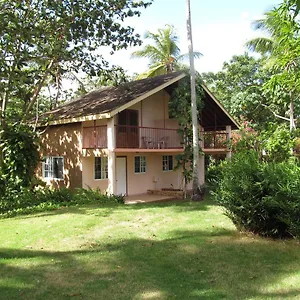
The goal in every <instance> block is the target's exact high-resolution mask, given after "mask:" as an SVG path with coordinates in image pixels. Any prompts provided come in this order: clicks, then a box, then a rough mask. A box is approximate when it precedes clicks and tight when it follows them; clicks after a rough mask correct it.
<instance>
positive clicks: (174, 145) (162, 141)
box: [82, 125, 227, 149]
mask: <svg viewBox="0 0 300 300" xmlns="http://www.w3.org/2000/svg"><path fill="white" fill-rule="evenodd" d="M115 131H116V148H132V149H179V148H183V143H182V139H181V136H180V135H179V133H178V130H177V129H168V128H154V127H141V126H127V125H126V126H125V125H116V126H115ZM82 136H83V138H82V147H83V148H84V149H104V148H107V126H106V125H104V126H92V127H83V128H82ZM202 136H203V141H202V147H203V148H204V149H225V148H227V133H226V132H221V131H205V132H202Z"/></svg>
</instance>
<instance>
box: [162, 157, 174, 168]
mask: <svg viewBox="0 0 300 300" xmlns="http://www.w3.org/2000/svg"><path fill="white" fill-rule="evenodd" d="M162 169H163V171H172V170H173V156H172V155H163V157H162Z"/></svg>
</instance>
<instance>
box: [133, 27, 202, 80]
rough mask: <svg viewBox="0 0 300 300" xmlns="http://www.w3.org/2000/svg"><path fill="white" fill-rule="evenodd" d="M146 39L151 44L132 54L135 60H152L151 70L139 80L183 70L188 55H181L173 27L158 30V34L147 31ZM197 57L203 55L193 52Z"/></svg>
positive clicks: (141, 75) (140, 76)
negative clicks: (184, 60) (183, 62)
mask: <svg viewBox="0 0 300 300" xmlns="http://www.w3.org/2000/svg"><path fill="white" fill-rule="evenodd" d="M145 39H146V40H149V41H150V44H147V45H145V46H144V48H143V49H142V50H138V51H135V52H133V53H132V57H133V58H141V57H142V58H148V59H149V60H150V64H149V69H148V70H147V71H146V72H145V73H143V74H140V75H139V76H138V78H148V77H153V76H157V75H162V74H167V73H171V72H174V71H178V70H180V69H182V68H183V65H182V64H181V63H182V61H183V59H184V58H186V57H187V55H186V54H180V49H179V47H178V37H177V35H176V32H175V30H174V27H173V26H172V25H166V26H165V28H162V29H158V31H157V33H152V32H150V31H147V32H146V34H145ZM193 54H194V56H195V57H200V56H201V53H199V52H193Z"/></svg>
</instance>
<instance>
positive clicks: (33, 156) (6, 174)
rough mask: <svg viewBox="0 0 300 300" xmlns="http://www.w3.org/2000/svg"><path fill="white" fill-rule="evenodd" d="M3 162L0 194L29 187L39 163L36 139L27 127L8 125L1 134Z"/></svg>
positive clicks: (0, 173)
mask: <svg viewBox="0 0 300 300" xmlns="http://www.w3.org/2000/svg"><path fill="white" fill-rule="evenodd" d="M0 142H1V144H0V147H1V150H2V152H3V153H2V154H3V161H2V166H1V172H0V175H1V178H0V194H2V195H3V194H5V193H6V190H7V189H14V190H19V189H20V187H29V186H30V185H31V184H32V180H33V179H34V172H35V169H36V167H37V164H38V162H39V152H38V143H39V142H38V138H37V135H36V134H35V133H34V132H32V129H31V128H30V127H29V126H28V125H24V124H18V123H16V124H13V125H9V126H8V127H7V128H6V130H4V131H2V134H1V140H0Z"/></svg>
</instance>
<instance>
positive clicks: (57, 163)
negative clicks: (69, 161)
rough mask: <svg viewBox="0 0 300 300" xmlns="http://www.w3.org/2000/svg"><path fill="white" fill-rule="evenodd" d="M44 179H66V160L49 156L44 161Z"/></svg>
mask: <svg viewBox="0 0 300 300" xmlns="http://www.w3.org/2000/svg"><path fill="white" fill-rule="evenodd" d="M43 177H44V178H52V179H64V158H63V157H56V156H49V157H45V158H44V161H43Z"/></svg>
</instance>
